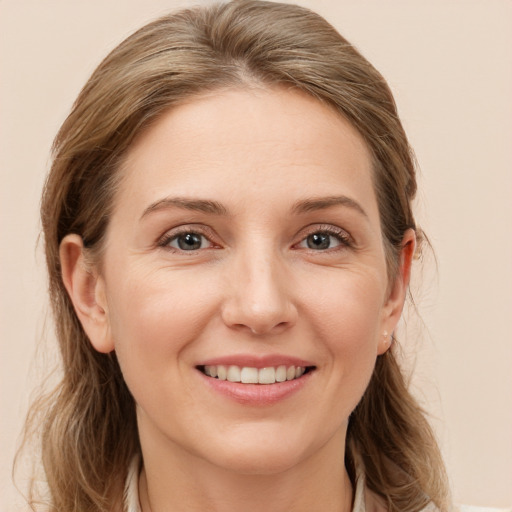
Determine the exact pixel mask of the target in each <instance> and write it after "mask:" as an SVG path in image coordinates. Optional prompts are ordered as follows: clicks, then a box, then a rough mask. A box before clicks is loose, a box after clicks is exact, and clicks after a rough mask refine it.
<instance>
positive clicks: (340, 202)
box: [141, 196, 368, 219]
mask: <svg viewBox="0 0 512 512" xmlns="http://www.w3.org/2000/svg"><path fill="white" fill-rule="evenodd" d="M333 206H345V207H348V208H352V209H354V210H356V211H357V212H359V213H360V214H361V215H363V216H364V217H368V215H367V213H366V212H365V211H364V209H363V207H362V206H361V205H360V204H359V203H358V202H357V201H355V200H354V199H352V198H350V197H348V196H328V197H318V198H309V199H303V200H301V201H298V202H296V203H295V204H294V205H293V207H292V210H291V211H292V212H293V213H299V214H300V213H308V212H312V211H316V210H325V209H327V208H332V207H333ZM168 208H181V209H183V210H190V211H194V212H202V213H210V214H213V215H228V211H227V209H226V208H225V207H224V206H223V205H222V204H221V203H219V202H217V201H212V200H210V199H187V198H183V197H165V198H163V199H159V200H158V201H155V202H154V203H152V204H150V205H149V206H148V207H147V208H146V209H145V210H144V212H143V214H142V215H141V219H142V218H144V217H145V216H146V215H149V214H150V213H152V212H155V211H159V210H165V209H168Z"/></svg>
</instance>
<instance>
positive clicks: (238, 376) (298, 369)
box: [198, 364, 314, 384]
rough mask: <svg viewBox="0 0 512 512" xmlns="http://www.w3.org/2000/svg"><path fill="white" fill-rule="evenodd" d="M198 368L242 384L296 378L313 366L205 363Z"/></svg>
mask: <svg viewBox="0 0 512 512" xmlns="http://www.w3.org/2000/svg"><path fill="white" fill-rule="evenodd" d="M198 369H199V370H200V371H201V372H203V373H204V374H205V375H207V376H208V377H212V378H214V379H218V380H227V381H229V382H240V383H242V384H276V383H280V382H285V381H290V380H296V379H299V378H300V377H302V376H303V375H304V374H305V373H308V372H309V371H311V370H313V369H314V367H313V366H311V367H309V366H293V365H292V366H285V365H279V366H275V367H273V366H269V367H265V368H253V367H248V366H236V365H222V364H219V365H205V366H199V367H198Z"/></svg>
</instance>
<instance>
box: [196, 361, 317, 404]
mask: <svg viewBox="0 0 512 512" xmlns="http://www.w3.org/2000/svg"><path fill="white" fill-rule="evenodd" d="M198 373H199V375H200V376H201V377H202V378H203V379H204V381H205V383H206V384H207V385H208V386H210V388H211V389H212V390H213V391H215V392H217V393H219V394H221V395H224V396H226V397H227V398H230V399H232V400H234V401H236V402H238V403H240V404H244V405H254V406H265V405H273V404H275V403H277V402H280V401H282V400H285V399H286V398H289V397H290V396H292V395H294V394H295V393H298V392H299V391H300V390H301V389H302V388H303V387H304V386H305V385H306V384H307V383H308V382H309V380H310V378H311V376H312V375H313V373H314V371H310V372H308V373H305V374H304V375H302V376H301V377H299V378H298V379H294V380H287V381H285V382H276V383H275V384H242V383H240V382H230V381H228V380H220V379H215V378H213V377H208V376H207V375H205V374H204V373H203V372H201V371H200V370H198Z"/></svg>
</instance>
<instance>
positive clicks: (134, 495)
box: [124, 456, 366, 512]
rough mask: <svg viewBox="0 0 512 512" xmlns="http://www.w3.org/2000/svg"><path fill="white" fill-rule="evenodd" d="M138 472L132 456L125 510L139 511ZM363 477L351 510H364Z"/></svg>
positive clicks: (360, 475) (359, 475) (359, 478)
mask: <svg viewBox="0 0 512 512" xmlns="http://www.w3.org/2000/svg"><path fill="white" fill-rule="evenodd" d="M139 474H140V458H139V456H136V457H134V458H133V460H132V462H131V464H130V467H129V468H128V475H127V477H126V484H125V488H124V510H125V512H141V508H140V501H139ZM364 488H365V478H364V472H363V471H357V475H356V486H355V493H354V506H353V508H352V512H365V511H366V506H365V497H364V494H365V493H364Z"/></svg>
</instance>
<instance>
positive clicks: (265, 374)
mask: <svg viewBox="0 0 512 512" xmlns="http://www.w3.org/2000/svg"><path fill="white" fill-rule="evenodd" d="M258 382H259V383H260V384H274V383H275V382H276V369H275V368H272V367H269V368H261V369H260V371H259V375H258Z"/></svg>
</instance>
